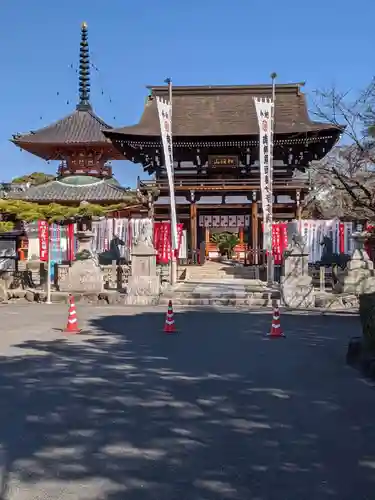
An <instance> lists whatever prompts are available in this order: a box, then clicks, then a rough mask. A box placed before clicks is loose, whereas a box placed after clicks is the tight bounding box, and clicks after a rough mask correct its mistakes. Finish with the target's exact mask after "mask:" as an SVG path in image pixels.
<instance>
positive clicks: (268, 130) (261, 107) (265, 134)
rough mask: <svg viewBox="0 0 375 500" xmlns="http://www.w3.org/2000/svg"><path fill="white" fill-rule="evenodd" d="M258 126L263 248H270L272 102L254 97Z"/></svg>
mask: <svg viewBox="0 0 375 500" xmlns="http://www.w3.org/2000/svg"><path fill="white" fill-rule="evenodd" d="M254 103H255V109H256V113H257V117H258V125H259V167H260V193H261V200H262V210H263V224H264V233H263V246H264V248H265V249H267V250H268V251H269V250H271V247H272V234H271V232H272V206H273V192H272V191H273V189H272V147H273V102H272V100H271V99H268V98H265V97H260V98H258V97H254Z"/></svg>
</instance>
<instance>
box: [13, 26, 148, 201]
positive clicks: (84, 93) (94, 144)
mask: <svg viewBox="0 0 375 500" xmlns="http://www.w3.org/2000/svg"><path fill="white" fill-rule="evenodd" d="M78 88H79V102H78V104H77V106H76V109H75V110H74V111H73V113H71V114H69V115H68V116H66V117H65V118H62V119H61V120H58V121H57V122H55V123H53V124H52V125H49V126H47V127H45V128H42V129H39V130H35V131H31V132H29V133H27V134H20V135H14V136H13V138H12V139H11V141H12V142H13V143H14V144H15V145H16V146H18V147H19V148H21V149H23V150H25V151H28V152H29V153H31V154H33V155H35V156H38V157H39V158H42V159H44V160H58V161H60V166H59V168H58V171H57V177H56V179H55V180H53V181H50V182H47V183H45V184H41V185H36V186H31V187H29V188H28V189H27V190H25V191H23V192H21V193H17V194H15V195H14V196H13V195H12V197H13V198H17V199H23V200H27V201H31V202H38V203H51V202H55V203H60V204H67V205H79V204H80V203H82V202H89V203H96V204H100V205H110V204H114V203H121V202H122V201H123V202H124V203H125V204H126V203H127V202H130V203H132V204H133V205H134V204H136V203H137V199H138V202H139V204H140V203H141V199H140V197H139V196H138V195H137V194H136V193H135V192H130V191H129V190H127V189H125V188H123V187H121V186H120V185H119V183H118V182H117V181H116V180H115V179H114V177H113V175H112V167H111V165H110V163H109V162H110V161H111V160H117V159H118V160H120V159H122V160H123V159H124V157H123V155H122V154H120V153H119V152H118V150H117V149H116V148H115V147H114V146H113V145H112V143H111V141H110V140H109V139H107V138H106V136H105V135H104V134H103V131H104V130H111V126H110V125H108V124H107V123H105V122H104V121H103V120H102V119H101V118H99V117H98V116H97V115H96V114H95V112H94V111H93V107H92V105H91V102H90V57H89V46H88V31H87V24H86V23H83V24H82V25H81V42H80V57H79V87H78ZM134 202H135V203H134Z"/></svg>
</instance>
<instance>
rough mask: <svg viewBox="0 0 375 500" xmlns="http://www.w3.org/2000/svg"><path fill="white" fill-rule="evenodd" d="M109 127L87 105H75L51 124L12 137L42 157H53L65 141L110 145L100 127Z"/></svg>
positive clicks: (17, 142) (15, 141)
mask: <svg viewBox="0 0 375 500" xmlns="http://www.w3.org/2000/svg"><path fill="white" fill-rule="evenodd" d="M110 129H111V127H110V125H107V124H106V123H105V122H104V121H103V120H102V119H101V118H99V117H98V116H97V115H96V114H95V113H94V112H93V110H92V109H91V107H90V106H88V107H87V108H86V109H85V108H83V109H81V108H80V107H79V106H78V107H77V109H76V110H75V111H74V112H73V113H71V114H70V115H68V116H66V117H65V118H62V119H61V120H58V121H57V122H55V123H53V124H52V125H48V126H47V127H44V128H41V129H39V130H35V131H31V132H29V133H28V134H20V135H15V136H13V138H12V139H11V141H12V142H13V143H14V144H15V145H16V146H19V147H20V148H22V149H25V150H26V151H28V152H29V153H32V154H35V155H37V156H40V157H42V158H44V159H47V160H48V159H58V158H55V157H56V151H57V150H58V148H59V147H61V148H63V147H64V146H67V145H68V146H69V145H81V144H82V145H84V146H90V145H93V146H94V145H95V146H97V147H103V146H104V147H106V148H107V149H111V143H110V141H109V139H107V138H106V136H105V135H104V134H103V130H110ZM57 156H58V155H57Z"/></svg>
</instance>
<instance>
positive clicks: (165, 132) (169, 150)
mask: <svg viewBox="0 0 375 500" xmlns="http://www.w3.org/2000/svg"><path fill="white" fill-rule="evenodd" d="M156 103H157V108H158V115H159V122H160V131H161V140H162V143H163V152H164V163H165V168H166V171H167V177H168V185H169V193H170V203H171V222H172V226H171V233H172V249H173V250H176V249H177V248H178V237H177V216H176V201H175V193H174V175H173V147H172V106H171V104H170V103H169V102H166V101H164V100H163V99H161V98H160V97H156Z"/></svg>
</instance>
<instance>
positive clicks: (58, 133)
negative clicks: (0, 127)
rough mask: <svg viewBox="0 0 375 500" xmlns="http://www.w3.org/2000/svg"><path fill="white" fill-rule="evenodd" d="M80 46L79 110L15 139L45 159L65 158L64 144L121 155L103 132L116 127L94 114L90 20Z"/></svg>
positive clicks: (83, 30)
mask: <svg viewBox="0 0 375 500" xmlns="http://www.w3.org/2000/svg"><path fill="white" fill-rule="evenodd" d="M80 45H81V47H80V61H79V84H78V91H79V102H78V105H77V107H76V109H75V111H74V112H73V113H71V114H69V115H68V116H65V117H64V118H62V119H60V120H58V121H56V122H55V123H53V124H52V125H48V126H46V127H44V128H41V129H38V130H33V131H31V132H28V133H26V134H17V135H14V136H13V137H12V139H11V141H12V142H13V143H14V144H15V145H16V146H18V147H20V148H22V149H24V150H26V151H28V152H29V153H31V154H34V155H36V156H39V157H40V158H43V159H45V160H58V159H62V158H63V153H64V147H66V146H72V145H77V146H78V145H83V146H85V147H87V146H89V147H90V146H92V147H95V148H101V149H105V150H107V151H110V152H113V155H110V156H112V157H113V158H117V157H118V153H117V152H115V150H114V148H113V147H112V145H111V143H110V141H109V140H108V139H107V138H106V137H105V135H104V134H103V132H102V130H110V129H111V128H112V127H111V126H110V125H108V124H107V123H105V122H104V121H103V120H102V119H101V118H99V117H98V116H97V115H96V114H95V113H94V111H93V109H92V106H91V103H90V60H89V49H88V36H87V25H86V23H83V24H82V27H81V44H80Z"/></svg>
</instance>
